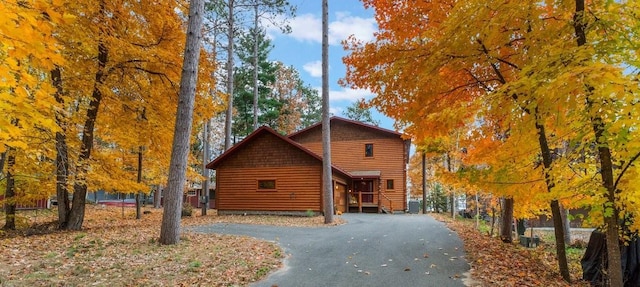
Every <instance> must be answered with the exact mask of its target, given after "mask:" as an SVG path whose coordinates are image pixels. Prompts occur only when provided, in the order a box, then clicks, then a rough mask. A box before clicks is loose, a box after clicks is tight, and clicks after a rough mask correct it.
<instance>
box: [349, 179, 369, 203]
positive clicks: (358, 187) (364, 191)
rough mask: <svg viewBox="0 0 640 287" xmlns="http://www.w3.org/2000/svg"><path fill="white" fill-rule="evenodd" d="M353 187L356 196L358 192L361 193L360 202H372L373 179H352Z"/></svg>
mask: <svg viewBox="0 0 640 287" xmlns="http://www.w3.org/2000/svg"><path fill="white" fill-rule="evenodd" d="M353 189H354V190H355V196H356V197H358V196H359V195H358V194H359V193H360V194H361V196H362V204H371V203H373V180H358V181H354V182H353Z"/></svg>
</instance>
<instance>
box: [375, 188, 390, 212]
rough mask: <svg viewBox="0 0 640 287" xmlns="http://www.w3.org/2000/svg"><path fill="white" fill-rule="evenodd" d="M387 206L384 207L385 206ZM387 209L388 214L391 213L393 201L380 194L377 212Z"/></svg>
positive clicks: (382, 193)
mask: <svg viewBox="0 0 640 287" xmlns="http://www.w3.org/2000/svg"><path fill="white" fill-rule="evenodd" d="M385 203H386V204H388V205H386V204H385ZM387 206H388V207H389V213H393V201H392V200H391V198H389V197H388V196H387V195H386V194H385V193H384V192H380V200H379V201H378V212H380V211H382V210H384V209H385V208H386V207H387Z"/></svg>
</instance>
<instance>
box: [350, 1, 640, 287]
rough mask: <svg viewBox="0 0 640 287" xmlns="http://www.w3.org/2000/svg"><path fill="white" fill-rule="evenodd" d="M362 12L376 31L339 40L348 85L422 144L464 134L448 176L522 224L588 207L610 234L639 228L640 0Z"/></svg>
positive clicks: (392, 4)
mask: <svg viewBox="0 0 640 287" xmlns="http://www.w3.org/2000/svg"><path fill="white" fill-rule="evenodd" d="M364 3H365V6H367V7H372V8H374V9H375V13H376V14H375V17H376V20H377V22H378V26H379V27H380V29H381V31H380V33H378V34H377V35H376V39H375V41H373V42H371V43H362V42H359V41H357V40H355V39H351V40H348V41H346V42H345V48H346V49H347V50H349V51H350V52H351V53H350V55H348V56H347V57H345V58H344V62H345V63H346V64H347V66H348V71H347V75H346V77H345V79H344V80H343V84H345V85H348V86H351V87H355V88H367V89H370V90H372V91H373V92H374V93H375V94H376V95H377V96H376V97H375V98H373V99H372V100H371V101H370V102H369V104H370V105H373V106H376V107H377V108H378V109H380V110H381V111H382V112H384V113H385V114H387V115H389V116H391V117H392V118H394V119H396V123H397V124H398V125H399V127H402V128H404V130H405V132H407V133H409V134H410V135H412V136H413V137H415V138H416V139H417V142H418V143H419V144H420V145H421V146H425V147H428V146H431V145H432V144H433V143H434V141H438V140H439V139H441V138H446V137H450V136H451V134H452V131H455V130H459V129H462V130H463V132H462V133H460V134H461V135H462V136H460V138H459V143H460V146H461V147H465V151H467V153H466V154H464V155H459V156H458V157H459V158H460V159H461V160H462V164H463V166H466V167H467V168H464V169H461V170H458V171H457V172H458V173H464V175H467V176H468V177H467V178H466V179H465V180H470V181H471V182H472V183H474V184H477V186H476V188H478V189H480V188H482V189H480V190H483V191H487V192H498V191H500V190H502V191H501V193H502V195H504V196H505V197H508V198H515V199H516V201H517V202H518V204H517V205H516V213H518V214H520V215H521V216H524V215H525V214H529V213H530V212H535V211H537V210H540V207H539V206H537V205H536V204H535V202H538V201H547V202H551V206H552V208H551V209H552V210H553V211H554V212H553V213H554V217H558V215H559V214H558V213H557V212H556V210H557V206H558V203H560V202H561V203H563V204H564V205H566V206H568V207H578V206H586V207H589V208H591V210H592V213H591V219H592V220H593V221H594V222H596V223H597V224H598V225H602V224H605V223H606V225H607V226H608V227H611V226H612V225H614V224H613V223H615V222H617V220H618V219H619V218H620V219H622V218H626V219H629V218H636V217H637V213H638V212H640V209H639V207H640V206H638V204H637V202H638V200H637V198H638V196H639V195H640V194H638V187H637V186H636V185H634V184H633V183H632V182H634V181H633V180H631V179H633V178H634V175H635V171H634V170H635V165H634V161H636V160H637V158H638V154H639V152H640V146H638V145H637V144H636V143H637V142H638V129H637V126H638V120H639V118H638V116H639V115H638V113H637V109H634V106H635V104H636V102H637V96H638V84H637V82H638V76H637V72H633V70H636V69H637V67H638V66H637V65H638V59H637V54H636V53H635V52H634V51H637V49H638V47H639V45H638V44H639V43H638V41H639V39H640V38H638V37H637V36H638V35H637V33H638V31H639V30H638V29H637V28H638V27H639V26H638V25H639V23H640V19H639V18H638V17H637V15H638V9H639V8H638V7H639V5H638V4H637V3H635V2H634V1H591V2H588V3H587V4H586V5H583V6H581V5H582V4H584V2H581V1H572V0H566V1H552V2H539V1H525V2H522V1H465V2H455V1H453V2H452V1H428V2H415V3H414V2H411V1H400V2H398V1H387V0H367V1H364ZM581 7H583V8H581ZM636 71H637V70H636ZM607 150H608V151H610V155H611V156H610V157H609V156H607V154H609V153H604V152H606V151H607ZM603 155H605V156H604V157H603ZM608 159H610V161H609V160H608ZM615 167H620V168H615ZM601 171H602V172H601ZM609 171H610V173H611V175H610V176H608V179H606V178H607V176H605V173H606V172H609ZM600 173H601V174H600ZM601 175H602V176H601ZM612 179H613V180H612ZM627 182H628V183H629V184H627ZM541 183H543V184H541ZM614 186H615V187H614ZM525 190H526V191H527V192H526V193H525V192H524V191H525ZM611 191H615V192H614V194H615V195H614V196H611ZM554 206H555V207H554ZM618 215H619V218H618ZM604 218H614V219H613V220H612V221H605V220H604ZM612 222H613V223H612ZM638 227H639V223H638V222H635V221H628V226H627V228H630V229H631V230H638ZM556 229H558V228H556ZM615 229H616V227H615V226H613V229H612V230H615ZM612 234H616V232H613V233H609V235H612ZM610 237H613V236H610ZM614 242H615V240H614ZM557 243H559V242H557ZM560 249H561V248H559V249H558V250H559V252H560V251H561V250H560ZM562 252H563V250H562ZM560 269H561V271H563V272H562V273H563V275H565V273H566V275H567V276H566V277H565V278H567V277H568V272H564V271H566V270H562V269H563V267H562V266H561V267H560Z"/></svg>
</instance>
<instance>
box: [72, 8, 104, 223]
mask: <svg viewBox="0 0 640 287" xmlns="http://www.w3.org/2000/svg"><path fill="white" fill-rule="evenodd" d="M105 13H106V12H105V9H104V2H100V14H101V15H104V14H105ZM108 56H109V50H108V49H107V46H106V45H105V43H104V42H103V41H102V40H99V42H98V71H97V72H96V75H95V82H94V86H93V93H92V97H91V101H90V102H89V108H88V110H87V116H86V119H85V122H84V128H83V130H82V144H81V146H80V156H79V157H78V163H77V164H78V166H77V167H76V180H75V183H74V184H73V201H72V203H71V212H70V214H69V218H68V219H69V220H68V221H67V226H66V229H69V230H80V229H81V228H82V222H83V221H84V211H85V206H84V205H85V200H86V196H87V172H88V169H89V158H90V157H91V150H92V149H93V136H94V135H93V132H94V127H95V124H96V119H97V118H98V110H99V108H100V102H101V101H102V92H101V91H100V89H101V88H102V87H101V86H102V84H103V83H104V81H105V79H106V77H107V75H106V73H105V66H106V64H107V60H108Z"/></svg>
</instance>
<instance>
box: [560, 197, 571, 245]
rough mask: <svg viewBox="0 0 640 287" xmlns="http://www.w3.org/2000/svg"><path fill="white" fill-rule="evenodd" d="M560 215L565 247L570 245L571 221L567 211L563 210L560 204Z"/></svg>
mask: <svg viewBox="0 0 640 287" xmlns="http://www.w3.org/2000/svg"><path fill="white" fill-rule="evenodd" d="M560 214H562V226H563V227H564V244H565V245H566V246H570V245H571V220H570V218H569V217H570V216H571V215H570V214H569V210H568V209H564V208H563V207H562V204H560Z"/></svg>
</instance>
